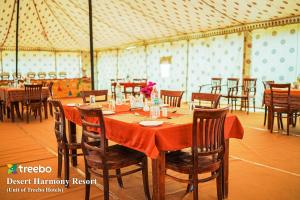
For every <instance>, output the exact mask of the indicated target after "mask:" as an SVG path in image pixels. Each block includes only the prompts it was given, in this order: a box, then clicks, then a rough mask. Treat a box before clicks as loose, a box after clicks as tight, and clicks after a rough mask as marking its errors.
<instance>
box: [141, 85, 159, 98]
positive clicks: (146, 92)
mask: <svg viewBox="0 0 300 200" xmlns="http://www.w3.org/2000/svg"><path fill="white" fill-rule="evenodd" d="M154 85H156V83H154V82H151V81H149V82H148V85H147V86H146V87H143V88H142V89H141V93H142V94H144V95H145V97H146V98H150V96H151V92H152V90H153V86H154Z"/></svg>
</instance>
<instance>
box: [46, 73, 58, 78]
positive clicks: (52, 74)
mask: <svg viewBox="0 0 300 200" xmlns="http://www.w3.org/2000/svg"><path fill="white" fill-rule="evenodd" d="M48 76H49V77H50V78H52V79H54V78H56V77H57V75H56V72H48Z"/></svg>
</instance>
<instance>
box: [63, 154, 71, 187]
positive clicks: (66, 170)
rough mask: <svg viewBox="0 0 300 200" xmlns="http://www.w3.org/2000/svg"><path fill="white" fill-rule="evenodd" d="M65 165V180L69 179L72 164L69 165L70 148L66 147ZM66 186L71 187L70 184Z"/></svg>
mask: <svg viewBox="0 0 300 200" xmlns="http://www.w3.org/2000/svg"><path fill="white" fill-rule="evenodd" d="M64 165H65V180H69V177H70V171H69V170H70V166H69V150H68V149H64ZM65 187H69V184H66V185H65Z"/></svg>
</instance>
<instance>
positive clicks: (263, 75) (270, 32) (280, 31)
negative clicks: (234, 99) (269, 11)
mask: <svg viewBox="0 0 300 200" xmlns="http://www.w3.org/2000/svg"><path fill="white" fill-rule="evenodd" d="M299 30H300V29H299V24H295V25H287V26H281V27H274V28H268V29H259V30H254V31H252V34H253V36H254V37H253V41H252V48H253V49H252V55H251V68H250V74H251V77H257V101H258V102H261V101H262V95H263V88H264V87H263V84H262V81H266V80H274V81H275V82H278V83H292V82H294V81H295V80H296V77H297V75H298V74H299V73H300V65H299V63H300V57H299V52H298V46H299V44H300V43H299V41H300V32H299Z"/></svg>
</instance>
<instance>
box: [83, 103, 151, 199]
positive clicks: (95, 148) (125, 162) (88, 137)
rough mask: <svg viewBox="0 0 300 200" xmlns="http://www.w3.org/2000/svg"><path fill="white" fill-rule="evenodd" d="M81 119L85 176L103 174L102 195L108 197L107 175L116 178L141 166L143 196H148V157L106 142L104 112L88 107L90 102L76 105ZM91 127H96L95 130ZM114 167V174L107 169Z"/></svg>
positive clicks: (88, 194)
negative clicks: (98, 142)
mask: <svg viewBox="0 0 300 200" xmlns="http://www.w3.org/2000/svg"><path fill="white" fill-rule="evenodd" d="M78 110H79V112H80V114H81V119H82V151H83V155H84V161H85V175H86V180H90V178H91V175H96V176H100V177H102V178H103V187H104V199H105V200H108V199H109V178H118V181H119V179H120V178H121V177H122V176H125V175H129V174H132V173H135V172H137V171H141V170H142V174H143V184H144V192H145V196H146V199H148V200H150V199H151V198H150V193H149V185H148V166H147V157H146V156H145V155H144V154H143V153H141V152H138V151H135V150H133V149H129V148H126V147H124V146H121V145H112V146H108V140H107V138H106V133H105V125H104V119H103V113H102V110H101V109H91V108H90V107H89V106H81V107H78ZM91 118H95V119H97V122H98V123H92V122H90V121H87V119H91ZM91 130H98V132H97V133H95V132H92V131H91ZM95 139H96V140H100V144H99V145H90V144H89V143H88V142H90V141H93V140H95ZM131 165H137V166H138V167H137V168H136V169H132V170H130V171H127V172H125V173H121V172H120V170H119V169H121V168H124V167H129V166H131ZM111 169H116V170H117V171H118V173H117V174H116V175H109V170H111ZM85 189H86V190H85V199H86V200H88V199H89V196H90V185H89V184H86V187H85Z"/></svg>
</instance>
